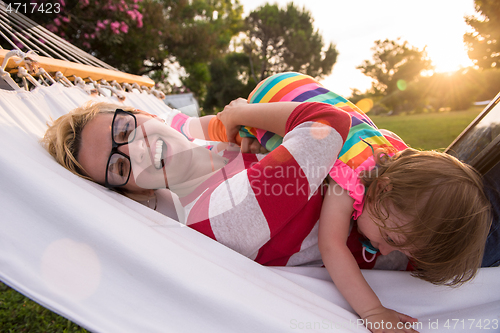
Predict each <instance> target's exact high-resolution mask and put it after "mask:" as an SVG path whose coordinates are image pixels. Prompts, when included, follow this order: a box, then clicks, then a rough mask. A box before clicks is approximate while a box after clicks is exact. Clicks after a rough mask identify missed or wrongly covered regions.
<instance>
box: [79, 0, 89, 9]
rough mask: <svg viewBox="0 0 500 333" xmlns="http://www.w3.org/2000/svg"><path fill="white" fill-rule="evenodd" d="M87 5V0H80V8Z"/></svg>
mask: <svg viewBox="0 0 500 333" xmlns="http://www.w3.org/2000/svg"><path fill="white" fill-rule="evenodd" d="M88 5H89V0H80V8H83V7H87V6H88Z"/></svg>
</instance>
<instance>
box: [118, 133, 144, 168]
mask: <svg viewBox="0 0 500 333" xmlns="http://www.w3.org/2000/svg"><path fill="white" fill-rule="evenodd" d="M118 149H120V151H121V152H122V153H125V154H127V155H128V156H129V157H130V160H131V161H132V162H135V163H141V162H142V161H143V160H144V159H148V149H147V146H146V143H145V140H144V139H143V138H137V137H136V138H135V139H134V141H132V142H130V143H129V144H128V145H123V146H121V147H120V148H118ZM148 160H149V159H148Z"/></svg>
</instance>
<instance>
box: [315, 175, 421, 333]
mask: <svg viewBox="0 0 500 333" xmlns="http://www.w3.org/2000/svg"><path fill="white" fill-rule="evenodd" d="M340 189H341V188H340V186H339V185H337V183H335V182H334V181H333V180H330V187H329V190H328V192H327V194H326V195H325V198H324V201H323V206H322V209H321V215H320V219H319V236H318V238H319V239H318V242H319V249H320V252H321V257H322V259H323V263H324V264H325V267H326V268H327V270H328V272H329V273H330V276H331V278H332V280H333V282H334V283H335V285H336V286H337V288H338V289H339V291H340V292H341V294H342V295H343V296H344V297H345V299H346V300H347V301H348V302H349V304H350V305H351V307H352V308H353V309H354V311H356V312H357V313H358V315H359V316H360V317H361V318H362V319H363V320H364V321H365V322H364V323H365V326H366V324H367V322H371V323H375V322H378V323H379V324H380V323H382V321H383V323H384V325H383V326H381V325H379V326H375V325H374V326H375V327H381V328H385V329H387V328H388V326H389V325H391V326H392V329H393V330H394V332H415V331H414V330H411V329H410V330H403V329H401V330H397V329H396V328H397V327H398V326H397V325H398V323H399V322H403V323H404V322H415V321H416V319H414V318H411V317H409V316H406V315H404V314H401V313H398V312H396V311H394V310H390V309H387V308H385V307H384V306H382V304H381V303H380V300H379V299H378V297H377V295H375V293H374V292H373V290H372V289H371V288H370V286H369V285H368V283H367V282H366V280H365V279H364V277H363V275H362V274H361V270H360V269H359V267H358V264H357V263H356V260H355V259H354V256H353V255H352V253H351V251H350V250H349V248H348V247H347V245H346V241H347V237H348V235H349V221H350V218H351V214H352V204H353V199H352V198H351V197H350V196H349V195H348V193H347V191H345V190H343V189H342V191H339V190H340ZM339 192H341V194H338V193H339ZM388 323H390V324H388ZM368 326H369V325H368ZM399 326H401V327H402V328H404V325H401V324H399ZM369 328H370V327H369ZM382 331H383V330H380V332H382ZM373 332H378V330H373Z"/></svg>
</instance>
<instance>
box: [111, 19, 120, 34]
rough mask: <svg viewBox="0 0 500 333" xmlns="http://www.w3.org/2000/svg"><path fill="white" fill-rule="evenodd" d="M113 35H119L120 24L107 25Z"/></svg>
mask: <svg viewBox="0 0 500 333" xmlns="http://www.w3.org/2000/svg"><path fill="white" fill-rule="evenodd" d="M109 26H110V27H111V30H112V31H113V33H114V34H119V33H120V22H116V21H115V22H113V23H111V24H110V25H109Z"/></svg>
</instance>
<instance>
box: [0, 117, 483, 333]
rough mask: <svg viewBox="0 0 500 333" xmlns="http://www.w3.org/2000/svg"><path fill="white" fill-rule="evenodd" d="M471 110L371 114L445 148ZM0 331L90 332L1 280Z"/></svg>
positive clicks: (408, 137) (408, 138) (405, 134)
mask: <svg viewBox="0 0 500 333" xmlns="http://www.w3.org/2000/svg"><path fill="white" fill-rule="evenodd" d="M480 111H481V110H480V109H473V110H472V109H471V110H468V111H456V112H440V113H426V114H418V115H400V116H371V118H372V119H373V121H374V122H375V123H376V124H377V126H378V127H379V128H385V129H388V130H391V131H393V132H394V133H396V134H398V135H399V136H400V137H401V138H402V139H403V140H405V142H406V143H407V144H409V145H410V146H411V147H413V148H419V149H426V150H428V149H441V148H446V147H447V146H448V145H449V144H450V143H451V142H452V141H453V139H455V137H456V136H457V135H458V134H460V132H462V130H463V129H464V128H465V127H466V126H467V125H468V124H469V123H470V122H471V121H472V120H473V119H474V118H475V117H476V116H477V115H478V114H479V112H480ZM0 332H87V331H85V330H84V329H82V328H80V327H78V326H77V325H75V324H73V323H72V322H70V321H69V320H67V319H65V318H63V317H59V316H58V315H56V314H54V313H52V312H50V311H49V310H47V309H44V308H43V307H42V306H40V305H38V304H36V303H35V302H33V301H31V300H29V299H28V298H26V297H24V296H22V295H21V294H19V293H17V292H15V291H14V290H12V289H10V288H8V287H7V286H6V285H4V284H2V283H1V282H0Z"/></svg>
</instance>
